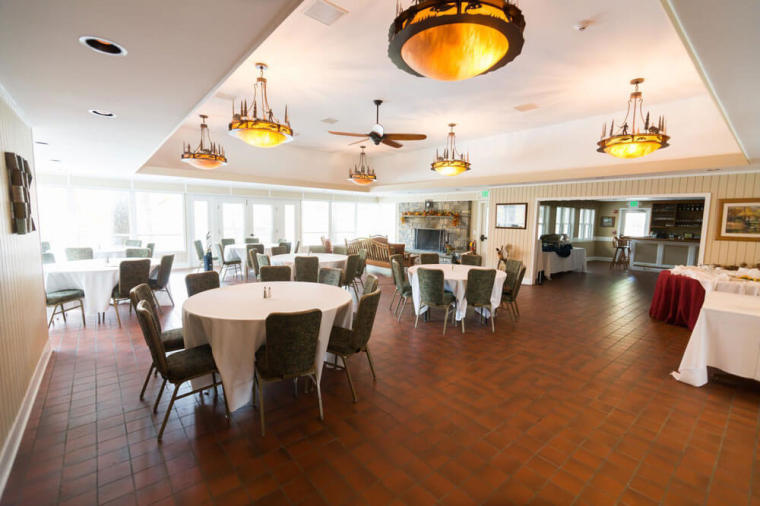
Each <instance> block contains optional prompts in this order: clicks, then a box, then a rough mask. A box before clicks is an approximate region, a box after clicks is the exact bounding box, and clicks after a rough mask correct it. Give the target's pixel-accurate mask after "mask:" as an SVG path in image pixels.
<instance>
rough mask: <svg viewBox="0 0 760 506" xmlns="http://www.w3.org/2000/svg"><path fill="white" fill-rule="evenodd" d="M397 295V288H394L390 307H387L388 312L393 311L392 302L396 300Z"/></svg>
mask: <svg viewBox="0 0 760 506" xmlns="http://www.w3.org/2000/svg"><path fill="white" fill-rule="evenodd" d="M397 293H398V288H396V289H395V290H394V291H393V297H391V305H390V306H388V311H391V310H392V309H393V302H394V301H395V300H396V294H397Z"/></svg>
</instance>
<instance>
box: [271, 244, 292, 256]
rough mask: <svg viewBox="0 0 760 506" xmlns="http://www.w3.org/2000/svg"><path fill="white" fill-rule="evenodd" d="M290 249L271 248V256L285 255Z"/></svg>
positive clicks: (282, 247)
mask: <svg viewBox="0 0 760 506" xmlns="http://www.w3.org/2000/svg"><path fill="white" fill-rule="evenodd" d="M289 250H290V248H287V247H285V246H272V256H275V255H287V254H288V251H289Z"/></svg>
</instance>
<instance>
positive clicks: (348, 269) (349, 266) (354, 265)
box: [340, 255, 361, 297]
mask: <svg viewBox="0 0 760 506" xmlns="http://www.w3.org/2000/svg"><path fill="white" fill-rule="evenodd" d="M360 262H361V260H360V258H359V255H348V257H346V265H345V266H344V267H343V276H342V277H341V280H340V286H341V287H343V288H348V289H349V290H350V289H351V288H353V289H354V293H355V294H356V296H357V297H358V296H359V289H358V288H357V286H356V271H357V269H358V268H359V263H360Z"/></svg>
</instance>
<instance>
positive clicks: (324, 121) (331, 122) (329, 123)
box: [320, 118, 338, 125]
mask: <svg viewBox="0 0 760 506" xmlns="http://www.w3.org/2000/svg"><path fill="white" fill-rule="evenodd" d="M320 121H321V122H322V123H327V124H328V125H332V124H334V123H337V122H338V120H337V119H335V118H325V119H323V120H320Z"/></svg>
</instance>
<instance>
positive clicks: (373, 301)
mask: <svg viewBox="0 0 760 506" xmlns="http://www.w3.org/2000/svg"><path fill="white" fill-rule="evenodd" d="M378 304H380V290H375V291H373V292H371V293H368V294H366V295H362V297H361V299H359V309H358V310H357V311H356V316H355V317H354V323H353V328H352V329H351V330H349V329H344V328H343V327H333V328H332V331H331V332H330V342H329V343H328V344H327V352H328V353H332V354H334V355H335V356H336V362H337V357H340V358H341V360H342V362H343V366H342V367H341V366H339V365H337V364H333V365H334V366H336V368H340V369H343V370H344V371H345V372H346V378H348V385H349V386H350V387H351V395H352V396H353V399H354V402H357V401H358V400H359V398H358V397H357V396H356V389H355V388H354V382H353V380H352V379H351V371H350V370H349V368H348V359H349V358H350V357H351V356H352V355H355V354H357V353H361V352H364V353H366V354H367V361H368V362H369V369H370V371H372V379H373V380H377V376H376V375H375V366H374V364H373V363H372V355H370V353H369V346H368V344H367V343H368V342H369V338H370V336H371V335H372V326H373V325H374V323H375V315H377V306H378Z"/></svg>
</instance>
